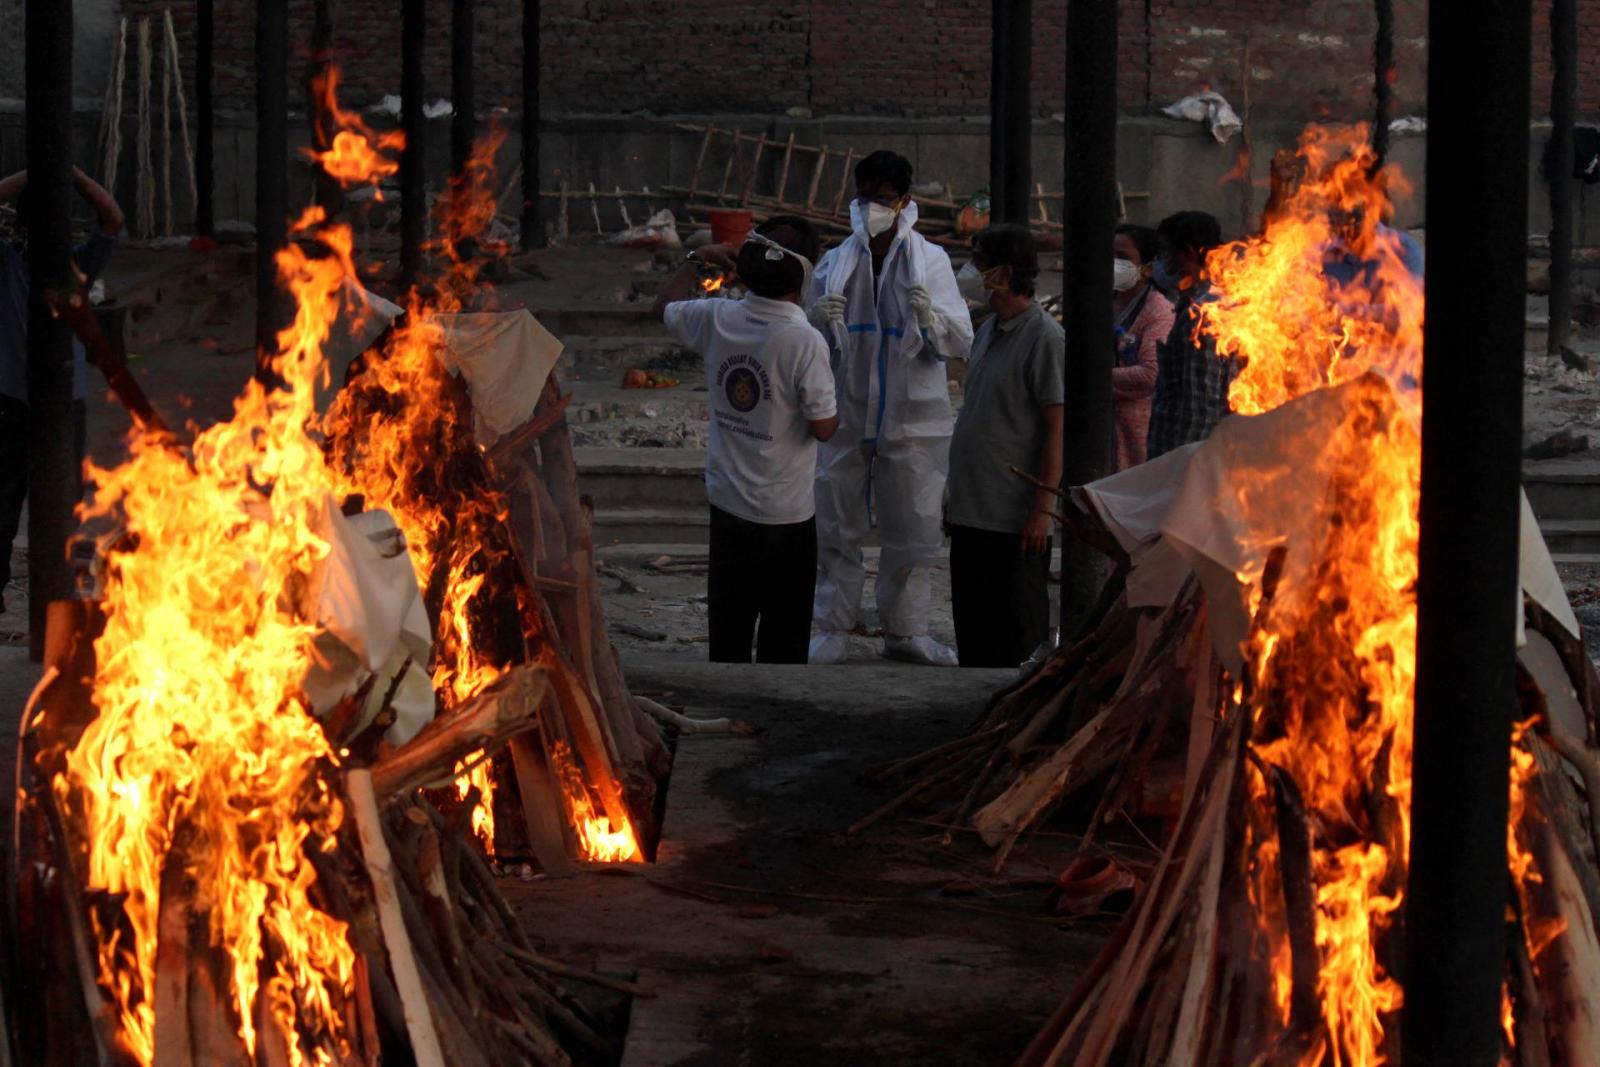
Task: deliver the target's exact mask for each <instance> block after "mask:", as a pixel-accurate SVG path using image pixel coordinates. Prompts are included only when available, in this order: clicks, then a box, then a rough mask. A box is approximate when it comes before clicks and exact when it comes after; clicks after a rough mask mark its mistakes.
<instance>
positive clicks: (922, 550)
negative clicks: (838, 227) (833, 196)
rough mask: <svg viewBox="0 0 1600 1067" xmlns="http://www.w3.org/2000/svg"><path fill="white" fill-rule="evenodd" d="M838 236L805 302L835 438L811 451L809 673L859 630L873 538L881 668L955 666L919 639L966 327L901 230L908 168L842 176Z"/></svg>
mask: <svg viewBox="0 0 1600 1067" xmlns="http://www.w3.org/2000/svg"><path fill="white" fill-rule="evenodd" d="M855 180H856V196H855V199H854V200H852V201H851V202H850V220H851V230H852V232H851V234H850V236H849V237H847V238H846V239H845V240H844V241H843V242H842V243H841V244H839V245H838V246H837V247H835V248H833V249H832V250H830V251H829V252H828V253H827V254H826V255H824V256H823V257H822V260H821V261H820V262H819V263H818V264H817V270H816V275H815V276H814V278H813V279H812V282H811V292H810V296H809V298H808V299H807V305H808V307H809V308H810V315H811V322H812V325H814V326H815V327H816V328H817V329H818V330H820V331H821V332H822V336H823V337H824V338H826V339H827V342H828V351H829V356H830V358H831V361H832V366H833V374H834V380H835V382H836V384H837V388H838V392H839V432H838V433H837V434H836V435H835V436H834V438H833V439H832V440H831V441H828V442H825V443H824V444H822V445H820V446H819V447H818V449H817V600H816V611H815V615H814V620H813V621H814V622H815V625H816V629H817V633H816V635H815V636H814V637H813V638H812V640H811V662H812V663H842V662H843V661H844V660H845V659H846V658H847V657H848V655H849V648H850V640H849V634H850V633H851V631H853V630H855V629H856V628H857V627H858V626H859V625H860V624H861V623H862V619H861V594H862V590H863V588H864V586H865V584H866V565H865V561H864V558H863V554H862V546H863V544H864V542H865V541H866V539H867V535H868V534H869V532H870V531H871V530H872V528H873V526H874V525H876V527H877V530H878V540H879V543H880V544H881V545H882V546H883V554H882V557H881V558H880V560H879V563H878V581H877V603H878V620H879V622H880V624H881V625H882V626H883V629H884V640H883V654H884V655H885V656H888V657H891V658H894V659H902V660H909V661H911V662H915V663H926V664H932V665H935V666H951V667H953V666H955V662H956V657H955V653H954V652H953V651H951V650H950V648H948V647H947V646H945V645H944V644H942V643H940V642H939V641H937V640H936V639H935V638H934V637H933V636H932V635H931V634H929V633H928V609H929V600H930V597H931V593H932V589H931V585H932V582H931V574H930V571H931V568H932V565H933V562H934V560H935V559H936V558H937V557H938V555H939V550H940V548H941V547H942V546H943V543H944V538H943V536H942V534H941V532H940V528H939V505H940V501H941V500H942V499H943V497H944V481H945V473H946V471H947V470H948V468H949V453H950V430H951V418H950V387H949V379H948V377H947V375H946V373H945V361H946V360H949V359H965V358H966V356H967V349H968V348H969V347H970V346H971V344H972V317H971V315H970V314H969V313H968V312H967V305H966V303H965V302H964V301H963V300H962V299H961V296H960V294H959V293H958V292H957V290H956V278H955V271H954V270H952V269H951V267H950V256H949V254H948V253H946V252H945V250H944V249H942V248H940V247H939V246H938V245H935V244H930V243H929V242H928V241H927V240H926V239H924V238H923V236H922V235H921V234H919V233H917V232H916V230H915V229H913V227H914V225H915V224H916V221H917V205H916V203H915V201H913V200H912V199H911V196H910V192H911V162H910V160H908V159H906V158H905V157H904V156H900V155H897V154H895V153H894V152H889V151H877V152H873V153H871V154H870V155H868V156H866V157H864V158H863V159H862V160H861V162H860V163H858V164H856V169H855Z"/></svg>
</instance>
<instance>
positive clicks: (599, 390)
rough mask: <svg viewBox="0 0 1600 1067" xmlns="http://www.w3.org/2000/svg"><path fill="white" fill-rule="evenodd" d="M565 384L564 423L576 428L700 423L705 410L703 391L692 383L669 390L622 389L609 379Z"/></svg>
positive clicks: (702, 420)
mask: <svg viewBox="0 0 1600 1067" xmlns="http://www.w3.org/2000/svg"><path fill="white" fill-rule="evenodd" d="M569 385H570V388H571V391H572V402H571V403H570V404H568V405H567V420H568V421H569V422H571V423H573V424H574V425H577V426H583V425H586V424H588V423H592V422H611V421H615V420H618V419H661V420H672V419H687V420H690V421H696V422H704V421H705V419H706V413H707V410H708V409H707V406H706V393H705V389H704V388H703V387H700V386H698V385H697V383H693V382H685V383H684V384H682V385H678V386H675V387H673V388H671V389H624V388H622V387H621V386H620V385H618V384H616V383H615V380H614V379H609V378H604V379H598V380H596V379H578V380H577V381H573V382H570V383H569Z"/></svg>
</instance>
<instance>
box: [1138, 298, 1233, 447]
mask: <svg viewBox="0 0 1600 1067" xmlns="http://www.w3.org/2000/svg"><path fill="white" fill-rule="evenodd" d="M1214 299H1216V297H1214V296H1213V295H1212V294H1211V290H1210V289H1209V288H1208V287H1207V286H1206V285H1205V283H1203V282H1202V283H1199V284H1198V285H1196V286H1192V287H1191V288H1189V289H1187V290H1184V291H1183V292H1182V293H1181V294H1180V295H1179V297H1178V302H1177V304H1176V306H1175V307H1174V308H1173V319H1172V332H1171V333H1170V334H1168V335H1167V339H1166V340H1165V341H1163V342H1161V344H1160V345H1159V346H1158V347H1157V349H1156V392H1155V396H1154V397H1153V398H1152V399H1151V403H1150V436H1149V439H1148V441H1147V445H1148V449H1147V451H1148V455H1147V458H1148V459H1155V458H1156V457H1157V456H1160V455H1164V454H1165V453H1168V452H1171V451H1172V450H1173V449H1175V448H1179V447H1181V446H1183V445H1186V444H1189V443H1190V442H1191V441H1203V440H1205V438H1206V437H1208V436H1209V435H1210V434H1211V431H1212V430H1213V429H1215V428H1216V425H1217V423H1219V422H1221V421H1222V418H1223V416H1225V415H1227V414H1228V386H1229V384H1230V383H1232V381H1233V377H1234V373H1235V368H1234V361H1233V360H1232V359H1222V358H1219V357H1218V356H1217V347H1216V342H1215V341H1214V340H1213V339H1212V338H1211V337H1210V336H1208V335H1206V334H1200V335H1199V336H1198V337H1197V336H1196V332H1195V331H1196V327H1197V326H1198V325H1199V320H1200V316H1199V314H1198V313H1197V312H1196V310H1195V306H1194V305H1195V304H1196V303H1197V302H1198V301H1202V300H1214Z"/></svg>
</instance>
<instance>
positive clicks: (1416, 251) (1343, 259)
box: [1322, 222, 1425, 288]
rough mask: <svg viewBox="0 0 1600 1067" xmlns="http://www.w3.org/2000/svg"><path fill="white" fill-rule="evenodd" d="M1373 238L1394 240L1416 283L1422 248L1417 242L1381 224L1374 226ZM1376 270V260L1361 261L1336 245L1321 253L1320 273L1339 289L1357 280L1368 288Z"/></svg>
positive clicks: (1420, 266) (1422, 260) (1402, 232)
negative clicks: (1375, 233) (1374, 235)
mask: <svg viewBox="0 0 1600 1067" xmlns="http://www.w3.org/2000/svg"><path fill="white" fill-rule="evenodd" d="M1377 236H1379V237H1388V238H1390V239H1392V240H1394V241H1396V242H1397V243H1398V244H1399V245H1400V262H1401V263H1402V264H1403V265H1404V266H1405V268H1406V270H1408V271H1410V272H1411V275H1412V277H1414V278H1417V279H1419V280H1420V279H1421V278H1422V273H1423V269H1424V266H1425V261H1424V258H1423V254H1422V246H1421V245H1420V244H1418V243H1417V240H1416V238H1414V237H1412V236H1411V235H1410V234H1409V233H1406V232H1405V231H1404V230H1396V229H1394V228H1393V227H1391V226H1385V225H1384V224H1383V223H1381V222H1380V223H1379V224H1378V229H1377ZM1377 270H1378V259H1377V258H1376V257H1372V258H1369V259H1361V258H1360V257H1358V256H1357V255H1356V254H1355V253H1354V252H1351V251H1349V250H1348V249H1345V248H1343V247H1340V246H1332V247H1329V248H1328V249H1326V250H1325V251H1324V253H1323V258H1322V274H1323V276H1324V277H1326V278H1327V279H1328V280H1329V281H1331V282H1334V283H1335V284H1336V285H1338V286H1339V287H1340V288H1343V287H1344V286H1346V285H1349V284H1350V283H1351V282H1353V281H1355V280H1356V279H1357V278H1359V279H1361V283H1362V284H1363V285H1365V286H1367V287H1368V288H1371V286H1372V281H1373V276H1374V275H1375V274H1376V273H1377Z"/></svg>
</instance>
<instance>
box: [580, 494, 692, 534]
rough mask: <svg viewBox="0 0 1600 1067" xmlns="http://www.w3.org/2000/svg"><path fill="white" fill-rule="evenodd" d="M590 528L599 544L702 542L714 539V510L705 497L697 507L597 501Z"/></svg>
mask: <svg viewBox="0 0 1600 1067" xmlns="http://www.w3.org/2000/svg"><path fill="white" fill-rule="evenodd" d="M703 492H704V490H703V489H702V493H703ZM591 529H592V534H593V538H594V543H595V544H596V545H597V546H604V545H614V544H651V545H655V544H661V545H703V544H706V543H707V542H708V541H710V539H711V513H710V511H709V510H708V509H707V507H706V504H705V502H704V501H703V500H702V502H701V504H700V506H699V507H698V508H691V507H688V506H687V505H683V506H678V507H601V506H600V505H599V502H598V501H596V506H595V511H594V525H593V527H592V528H591Z"/></svg>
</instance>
